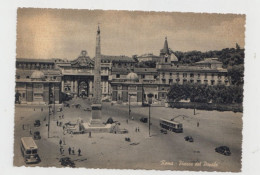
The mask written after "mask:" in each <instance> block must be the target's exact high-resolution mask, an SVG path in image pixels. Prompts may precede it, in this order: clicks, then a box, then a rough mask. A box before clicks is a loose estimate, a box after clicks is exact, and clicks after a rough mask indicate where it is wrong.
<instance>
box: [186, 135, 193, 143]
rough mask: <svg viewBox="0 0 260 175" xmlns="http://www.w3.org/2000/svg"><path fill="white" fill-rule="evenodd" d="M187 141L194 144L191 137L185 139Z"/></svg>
mask: <svg viewBox="0 0 260 175" xmlns="http://www.w3.org/2000/svg"><path fill="white" fill-rule="evenodd" d="M184 139H185V141H188V142H193V138H192V137H191V136H186V137H184Z"/></svg>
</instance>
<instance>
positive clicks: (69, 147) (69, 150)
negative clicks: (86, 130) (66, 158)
mask: <svg viewBox="0 0 260 175" xmlns="http://www.w3.org/2000/svg"><path fill="white" fill-rule="evenodd" d="M68 151H69V155H70V153H71V147H69V149H68Z"/></svg>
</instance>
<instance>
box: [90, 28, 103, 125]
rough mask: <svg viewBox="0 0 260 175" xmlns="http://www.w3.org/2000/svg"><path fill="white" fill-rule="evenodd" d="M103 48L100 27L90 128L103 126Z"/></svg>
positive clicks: (97, 39)
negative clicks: (101, 46)
mask: <svg viewBox="0 0 260 175" xmlns="http://www.w3.org/2000/svg"><path fill="white" fill-rule="evenodd" d="M100 83H101V48H100V28H99V26H98V30H97V37H96V56H95V67H94V99H93V103H92V105H91V108H92V112H91V114H92V119H91V121H90V126H93V127H100V126H103V124H102V121H101V119H102V116H101V109H102V106H101V85H100Z"/></svg>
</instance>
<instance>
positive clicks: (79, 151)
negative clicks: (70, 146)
mask: <svg viewBox="0 0 260 175" xmlns="http://www.w3.org/2000/svg"><path fill="white" fill-rule="evenodd" d="M78 153H79V154H78V156H80V153H81V150H80V148H79V149H78Z"/></svg>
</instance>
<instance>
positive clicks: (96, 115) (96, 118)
mask: <svg viewBox="0 0 260 175" xmlns="http://www.w3.org/2000/svg"><path fill="white" fill-rule="evenodd" d="M91 109H92V110H91V114H92V119H91V121H90V123H89V124H90V126H91V127H102V126H104V124H103V123H102V121H101V119H102V116H101V109H102V106H101V104H92V105H91Z"/></svg>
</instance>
